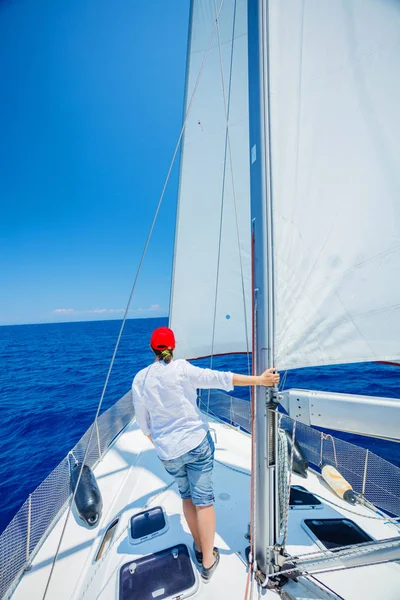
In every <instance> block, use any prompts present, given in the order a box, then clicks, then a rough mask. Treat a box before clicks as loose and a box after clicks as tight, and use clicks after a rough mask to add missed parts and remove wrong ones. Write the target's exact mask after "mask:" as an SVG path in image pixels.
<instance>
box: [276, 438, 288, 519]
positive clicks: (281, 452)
mask: <svg viewBox="0 0 400 600" xmlns="http://www.w3.org/2000/svg"><path fill="white" fill-rule="evenodd" d="M278 444H279V445H278V456H279V460H278V497H279V527H280V530H281V531H283V529H284V526H285V514H286V513H285V509H286V506H289V500H290V492H289V495H288V487H287V482H288V473H289V457H288V443H287V437H286V434H285V432H284V430H283V429H281V428H280V427H279V429H278Z"/></svg>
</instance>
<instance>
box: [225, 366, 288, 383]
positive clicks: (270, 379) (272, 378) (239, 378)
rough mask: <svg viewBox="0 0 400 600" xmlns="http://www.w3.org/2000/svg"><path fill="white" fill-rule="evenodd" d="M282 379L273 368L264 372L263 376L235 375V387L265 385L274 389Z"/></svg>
mask: <svg viewBox="0 0 400 600" xmlns="http://www.w3.org/2000/svg"><path fill="white" fill-rule="evenodd" d="M279 379H280V375H279V373H277V371H276V369H275V368H274V367H272V368H271V369H267V370H266V371H264V373H263V374H262V375H240V374H239V373H233V385H235V386H236V385H242V386H243V385H265V386H267V387H273V386H274V385H278V383H279Z"/></svg>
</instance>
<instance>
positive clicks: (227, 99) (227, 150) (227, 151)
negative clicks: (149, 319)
mask: <svg viewBox="0 0 400 600" xmlns="http://www.w3.org/2000/svg"><path fill="white" fill-rule="evenodd" d="M214 11H215V22H216V26H217V39H218V54H219V62H220V72H221V87H222V97H223V103H224V113H225V143H224V160H223V163H224V168H223V173H222V190H221V211H220V221H219V239H218V255H217V277H216V285H215V296H214V311H213V329H212V339H211V355H210V359H211V360H210V367H211V368H212V363H213V356H214V345H215V327H216V313H217V299H218V286H219V270H220V256H221V238H222V223H223V211H224V202H225V185H226V167H227V158H228V157H229V168H230V174H231V181H232V197H233V205H234V212H235V225H236V236H237V244H238V254H239V265H240V277H241V288H242V290H241V291H242V298H243V310H244V326H245V337H246V355H247V371H248V374H250V372H251V369H250V349H249V332H248V323H247V306H246V293H245V285H244V273H243V260H242V253H241V248H240V234H239V223H238V215H237V204H236V188H235V180H234V175H233V164H232V151H231V143H230V133H229V116H230V107H231V89H232V73H233V56H234V41H235V30H236V11H237V0H235V2H234V6H233V17H232V33H231V36H232V44H231V49H230V59H229V76H228V92H226V85H225V78H224V65H223V60H222V50H221V35H220V27H219V16H218V15H217V6H216V2H215V0H214ZM250 392H251V390H250ZM210 397H211V390H209V391H208V395H207V412H208V411H209V406H210Z"/></svg>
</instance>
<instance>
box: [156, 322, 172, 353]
mask: <svg viewBox="0 0 400 600" xmlns="http://www.w3.org/2000/svg"><path fill="white" fill-rule="evenodd" d="M150 346H151V347H152V348H153V350H165V348H170V349H171V350H173V349H174V348H175V336H174V332H173V331H172V329H168V327H159V328H158V329H155V330H154V331H153V333H152V336H151V340H150Z"/></svg>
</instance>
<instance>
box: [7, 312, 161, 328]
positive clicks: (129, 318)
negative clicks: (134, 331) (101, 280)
mask: <svg viewBox="0 0 400 600" xmlns="http://www.w3.org/2000/svg"><path fill="white" fill-rule="evenodd" d="M168 317H169V315H158V316H154V317H127V318H126V320H127V321H144V320H146V319H168ZM107 321H123V317H120V318H118V317H115V318H114V319H79V320H78V319H77V320H74V321H41V322H39V323H0V327H23V326H26V325H68V324H71V323H104V322H107Z"/></svg>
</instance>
